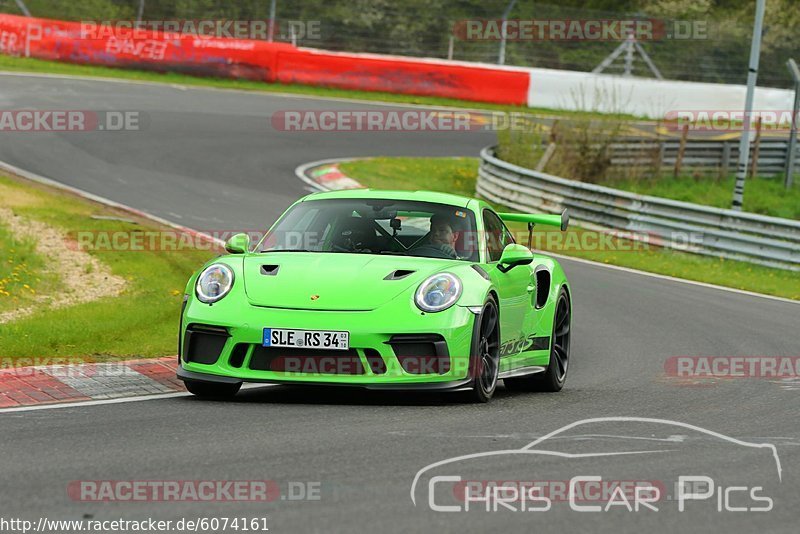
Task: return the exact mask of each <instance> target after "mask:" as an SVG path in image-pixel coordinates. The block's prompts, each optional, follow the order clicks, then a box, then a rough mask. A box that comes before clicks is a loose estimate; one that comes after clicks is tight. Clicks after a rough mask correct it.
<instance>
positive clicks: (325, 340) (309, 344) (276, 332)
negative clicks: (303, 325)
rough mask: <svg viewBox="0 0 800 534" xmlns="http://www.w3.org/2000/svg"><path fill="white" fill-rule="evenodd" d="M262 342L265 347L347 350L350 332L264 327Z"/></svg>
mask: <svg viewBox="0 0 800 534" xmlns="http://www.w3.org/2000/svg"><path fill="white" fill-rule="evenodd" d="M263 344H264V346H265V347H282V348H293V349H326V350H348V349H350V332H336V331H330V330H292V329H288V328H265V329H264V342H263Z"/></svg>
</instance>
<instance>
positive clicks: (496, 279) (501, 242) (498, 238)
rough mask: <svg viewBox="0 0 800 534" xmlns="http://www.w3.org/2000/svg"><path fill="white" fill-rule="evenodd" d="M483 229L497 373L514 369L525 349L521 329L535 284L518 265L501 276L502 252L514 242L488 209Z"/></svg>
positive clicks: (528, 269) (524, 267) (525, 268)
mask: <svg viewBox="0 0 800 534" xmlns="http://www.w3.org/2000/svg"><path fill="white" fill-rule="evenodd" d="M483 226H484V235H485V240H484V241H485V243H486V251H487V258H488V260H487V261H488V265H487V271H488V273H489V276H490V278H491V279H492V282H493V283H494V285H495V287H497V292H498V296H499V299H500V302H499V303H498V304H499V307H500V338H501V340H500V343H501V346H500V358H501V365H500V370H501V371H504V370H506V369H509V368H512V367H514V356H516V355H517V354H519V353H520V352H521V351H522V349H523V348H524V346H525V340H526V339H527V333H526V332H525V328H526V327H527V326H528V324H529V320H528V315H529V313H530V310H531V295H532V292H533V291H534V290H535V284H532V279H533V276H532V275H533V271H532V269H531V266H529V265H520V266H517V267H514V268H513V269H511V270H510V271H508V272H505V273H504V272H502V271H501V270H500V269H498V268H497V264H498V262H499V260H500V256H501V255H502V254H503V249H504V248H505V247H506V246H507V245H510V244H512V243H514V242H515V241H514V238H513V236H512V235H511V232H509V231H508V228H506V226H505V224H503V221H502V220H500V217H498V216H497V214H496V213H494V212H493V211H492V210H489V209H484V211H483Z"/></svg>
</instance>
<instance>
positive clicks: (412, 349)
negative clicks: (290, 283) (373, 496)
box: [178, 299, 477, 389]
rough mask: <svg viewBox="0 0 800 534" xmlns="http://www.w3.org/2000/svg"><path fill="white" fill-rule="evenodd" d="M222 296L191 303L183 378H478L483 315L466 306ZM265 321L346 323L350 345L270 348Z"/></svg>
mask: <svg viewBox="0 0 800 534" xmlns="http://www.w3.org/2000/svg"><path fill="white" fill-rule="evenodd" d="M222 302H224V301H222ZM222 302H220V303H218V304H216V305H214V306H209V305H207V304H203V303H201V302H199V301H197V300H195V299H190V300H189V302H188V303H187V304H188V305H187V307H186V309H185V310H184V313H183V317H182V321H181V356H180V366H179V368H178V378H180V379H182V380H198V381H205V382H219V383H238V382H254V383H279V384H293V383H305V384H318V385H342V386H347V385H349V386H360V387H366V388H370V389H459V388H464V387H469V386H470V385H471V383H472V378H471V377H472V376H474V371H473V370H472V369H471V359H470V355H471V354H472V353H473V347H472V342H473V334H474V329H475V327H476V324H477V321H476V315H475V314H474V313H473V312H472V311H470V309H468V308H465V307H461V306H453V307H452V308H450V309H448V310H446V311H444V312H440V313H427V314H426V313H423V312H421V311H419V310H418V309H417V308H416V307H415V306H414V305H413V303H408V302H403V301H393V302H391V303H390V304H388V305H386V306H383V307H381V308H379V309H377V310H372V311H366V312H360V311H359V312H353V311H316V310H315V311H305V310H286V309H275V308H267V307H259V306H253V305H250V304H246V305H244V306H242V305H239V306H236V309H235V313H234V310H232V309H231V304H232V303H228V305H226V306H220V304H222ZM231 317H236V320H230V319H229V318H231ZM398 318H402V321H399V320H398ZM264 328H289V329H298V330H330V331H341V330H346V331H348V332H350V348H351V350H350V351H330V350H328V351H316V350H302V349H275V348H272V349H266V348H264V347H263V346H262V339H263V330H264Z"/></svg>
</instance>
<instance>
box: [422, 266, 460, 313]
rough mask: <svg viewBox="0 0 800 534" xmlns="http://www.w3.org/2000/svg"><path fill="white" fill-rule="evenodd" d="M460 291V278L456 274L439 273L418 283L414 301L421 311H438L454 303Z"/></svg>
mask: <svg viewBox="0 0 800 534" xmlns="http://www.w3.org/2000/svg"><path fill="white" fill-rule="evenodd" d="M461 291H462V286H461V280H459V279H458V277H457V276H456V275H454V274H450V273H439V274H435V275H433V276H431V277H429V278H428V279H427V280H425V281H424V282H422V284H420V286H419V288H418V289H417V293H416V294H415V295H414V302H416V304H417V308H419V309H420V310H422V311H425V312H440V311H444V310H446V309H447V308H449V307H450V306H452V305H453V304H455V303H456V301H457V300H458V298H459V297H460V296H461Z"/></svg>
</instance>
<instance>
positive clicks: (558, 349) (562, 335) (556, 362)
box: [503, 287, 572, 393]
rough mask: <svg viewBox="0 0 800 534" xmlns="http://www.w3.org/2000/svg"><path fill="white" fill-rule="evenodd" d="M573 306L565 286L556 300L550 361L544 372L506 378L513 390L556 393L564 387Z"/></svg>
mask: <svg viewBox="0 0 800 534" xmlns="http://www.w3.org/2000/svg"><path fill="white" fill-rule="evenodd" d="M571 327H572V307H571V305H570V301H569V295H567V290H566V289H564V288H563V287H562V288H561V292H560V293H559V294H558V299H557V300H556V311H555V314H554V316H553V332H552V335H551V337H550V363H549V364H548V366H547V370H546V371H545V372H544V373H537V374H534V375H529V376H519V377H515V378H506V379H505V380H503V383H504V384H505V386H506V389H508V390H511V391H541V392H548V393H555V392H558V391H561V390H562V389H563V388H564V383H565V382H566V380H567V370H568V369H569V346H570V328H571Z"/></svg>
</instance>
